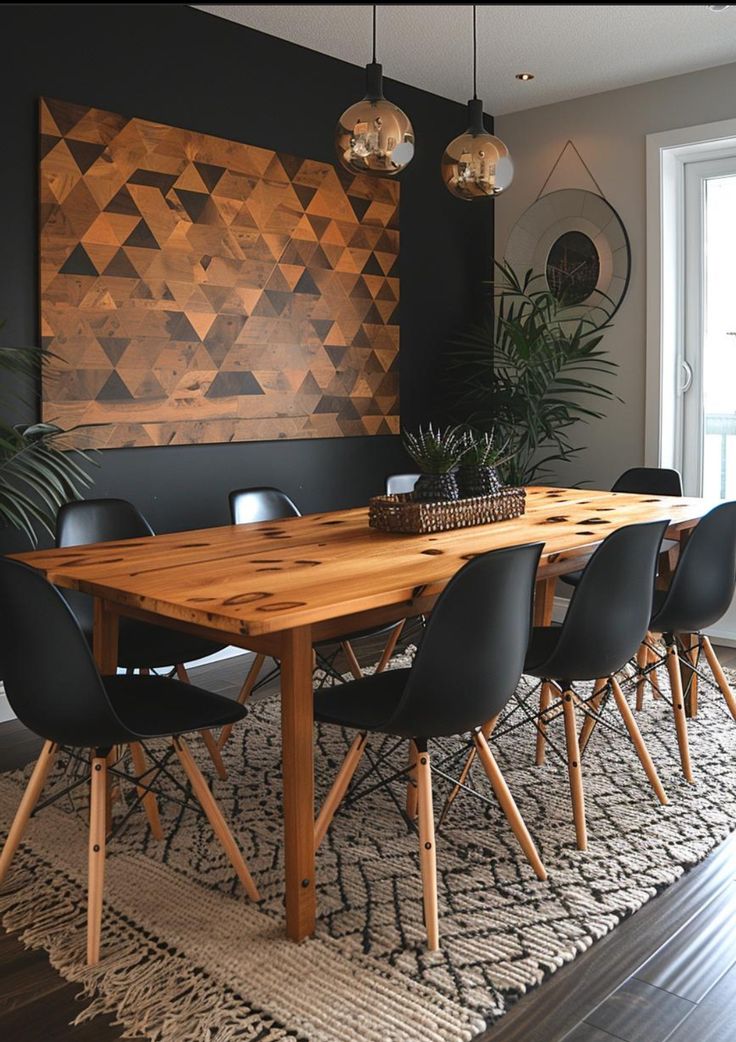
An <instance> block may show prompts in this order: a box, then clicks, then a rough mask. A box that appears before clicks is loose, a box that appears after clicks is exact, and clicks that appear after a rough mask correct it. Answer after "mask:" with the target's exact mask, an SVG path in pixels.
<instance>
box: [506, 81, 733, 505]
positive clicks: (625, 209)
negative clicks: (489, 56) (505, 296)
mask: <svg viewBox="0 0 736 1042" xmlns="http://www.w3.org/2000/svg"><path fill="white" fill-rule="evenodd" d="M734 116H736V64H733V65H723V66H720V67H718V68H716V69H706V70H704V71H702V72H694V73H690V74H688V75H687V76H674V77H671V78H669V79H664V80H657V81H655V82H653V83H645V84H642V85H641V86H637V87H627V88H624V89H622V90H614V91H607V92H606V93H603V94H595V95H592V96H590V97H587V98H579V99H576V100H574V101H566V102H561V103H559V104H556V105H547V106H543V107H541V108H537V109H530V110H528V111H526V112H519V113H514V114H512V115H507V116H498V117H496V133H497V134H499V135H500V136H501V138H502V140H504V141H505V142H506V144H507V145H508V146H509V148H510V150H511V154H512V156H513V157H514V163H515V167H516V175H515V179H514V183H513V185H512V187H511V188H510V189H509V192H508V194H507V195H503V196H501V197H500V198H499V199H498V200H497V202H496V256H498V257H502V256H503V252H504V248H505V245H506V241H507V239H508V235H509V231H510V229H511V227H512V226H513V224H514V223H515V222H516V220H517V218H518V217H519V215H520V214H521V213H523V211H524V210H525V209H526V208H527V207H528V206H529V205H530V204H531V203H532V202H533V201H534V199H535V197H536V195H537V193H538V192H539V190H540V188H541V187H542V184H543V182H544V180H545V178H546V177H547V175H548V174H549V172H550V170H551V168H552V166H553V164H554V162H555V160H556V159H557V157H558V155H559V154H560V151H561V149H562V147H563V145H564V144H565V142H566V141H567V140H568V138H571V139H572V140H573V142H574V143H575V145H576V147H577V148H578V149H579V151H580V153H581V154H582V156H583V158H584V159H585V161H586V163H587V164H588V166H589V167H590V169H591V171H592V173H593V175H594V176H595V178H596V180H597V181H598V183H599V184H600V186H601V188H602V190H603V193H604V195H605V196H606V197H607V198H608V200H609V201H610V203H611V205H612V206H613V207H614V208H615V209H616V210H617V211H618V213H619V214H620V216H621V219H622V220H623V223H624V225H625V227H626V229H627V231H628V234H629V238H630V240H631V254H632V270H631V283H630V285H629V290H628V293H627V296H626V298H625V300H624V302H623V304H622V305H621V308H620V309H619V311H618V313H617V314H616V316H615V318H614V326H615V327H614V328H613V329H612V330H611V331H610V332H609V333H608V334H607V335H606V339H605V341H604V346H605V347H607V349H608V350H609V352H610V356H611V358H612V359H613V360H614V361H616V362H618V363H619V365H620V369H619V372H618V376H617V379H616V392H617V393H618V394H619V395H620V397H621V398H623V399H624V404H619V403H611V404H610V405H608V406H606V411H607V416H606V418H605V419H604V420H600V421H594V422H593V424H591V425H590V426H589V427H583V426H581V427H580V429H579V433H578V435H577V439H578V444H581V445H585V446H586V448H585V450H584V451H583V452H581V453H580V455H579V457H578V458H577V460H575V461H574V462H572V463H571V464H569V465H566V466H562V467H559V468H558V470H557V472H556V474H555V478H556V479H557V481H558V482H559V483H560V484H565V485H568V484H572V483H575V482H578V481H586V480H587V481H590V482H591V484H592V485H593V486H597V487H608V486H609V485H610V484H611V483H612V481H613V480H614V479H615V478H616V476H617V475H618V474H619V473H620V472H621V471H623V470H625V469H626V468H627V467H630V466H637V465H640V464H642V463H643V462H644V397H645V388H644V371H645V350H646V213H645V211H646V194H645V193H646V184H645V178H646V158H645V137H646V135H647V134H652V133H657V132H659V131H663V130H671V129H676V128H680V127H687V126H695V125H697V124H699V123H711V122H715V121H717V120H722V119H732V118H734ZM574 187H584V188H591V189H592V190H593V191H595V188H594V187H593V185H592V184H591V181H590V179H589V177H588V175H587V173H586V172H585V169H584V168H583V167H581V165H580V162H579V161H578V160H577V158H576V157H575V155H574V153H573V152H572V150H571V149H568V150H567V153H566V155H565V159H564V161H563V164H561V165H560V167H558V170H557V172H556V174H555V178H554V182H551V183H550V186H549V188H550V189H554V188H574Z"/></svg>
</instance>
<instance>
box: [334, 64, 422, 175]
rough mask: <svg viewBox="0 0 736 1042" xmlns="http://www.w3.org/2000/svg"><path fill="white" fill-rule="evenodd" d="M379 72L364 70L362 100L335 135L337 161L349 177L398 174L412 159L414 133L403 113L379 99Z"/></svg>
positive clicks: (370, 67) (344, 116) (376, 68)
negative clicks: (355, 175) (354, 175)
mask: <svg viewBox="0 0 736 1042" xmlns="http://www.w3.org/2000/svg"><path fill="white" fill-rule="evenodd" d="M382 80H383V76H382V70H381V66H380V65H379V64H378V63H377V62H371V64H370V65H367V66H366V83H367V88H368V89H367V91H366V96H365V97H364V98H363V100H362V101H358V102H357V103H356V104H355V105H351V106H350V108H349V109H346V110H345V112H343V114H342V116H340V119H339V120H338V124H337V130H336V131H335V149H336V151H337V157H338V159H339V160H340V162H341V163H342V165H343V166H344V167H345V169H346V170H349V171H350V172H351V173H352V174H386V175H389V176H392V175H393V174H398V173H400V172H401V171H402V170H403V169H404V168H405V167H406V166H408V164H409V163H410V162H411V161H412V159H413V158H414V129H413V127H412V125H411V122H410V120H409V117H408V116H407V115H406V113H405V112H402V111H401V109H400V108H399V107H398V106H397V105H394V104H392V102H390V101H386V99H385V98H384V96H383V87H382Z"/></svg>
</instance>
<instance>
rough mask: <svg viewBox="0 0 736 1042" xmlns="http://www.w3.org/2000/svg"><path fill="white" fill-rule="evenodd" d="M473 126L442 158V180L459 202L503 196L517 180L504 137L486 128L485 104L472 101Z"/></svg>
mask: <svg viewBox="0 0 736 1042" xmlns="http://www.w3.org/2000/svg"><path fill="white" fill-rule="evenodd" d="M468 116H469V126H468V129H467V130H466V131H465V133H464V134H461V135H460V136H459V137H456V138H455V139H454V141H451V142H450V144H449V145H448V146H447V148H446V149H445V153H444V155H443V156H442V180H443V181H444V182H445V185H446V186H447V188H448V190H449V191H450V192H452V194H453V195H456V196H457V197H458V199H468V200H472V199H487V198H488V197H489V196H494V195H500V194H501V192H503V191H505V190H506V189H507V188H508V187H509V185H510V184H511V182H512V181H513V179H514V164H513V161H512V159H511V156H510V154H509V150H508V148H506V145H504V143H503V141H501V139H500V138H497V137H495V136H494V135H493V134H489V133H488V131H487V130H486V128H485V127H484V126H483V102H482V101H480V100H479V99H478V98H473V99H472V100H471V101H469V102H468Z"/></svg>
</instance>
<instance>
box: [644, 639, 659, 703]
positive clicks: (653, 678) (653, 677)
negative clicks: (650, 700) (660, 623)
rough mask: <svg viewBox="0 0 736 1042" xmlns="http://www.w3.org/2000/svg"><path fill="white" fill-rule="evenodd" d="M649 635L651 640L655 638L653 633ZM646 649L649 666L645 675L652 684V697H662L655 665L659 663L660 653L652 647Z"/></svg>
mask: <svg viewBox="0 0 736 1042" xmlns="http://www.w3.org/2000/svg"><path fill="white" fill-rule="evenodd" d="M649 637H650V639H651V640H652V641H654V640H655V637H654V636H653V635H651V634H650V635H649ZM648 650H649V667H650V668H649V673H648V674H647V676H648V677H649V683H650V684H651V685H652V694H653V695H654V698H655V699H659V698H661V697H662V689H661V688H660V686H659V673H658V671H657V666H658V665H659V664H660V655H659V654H658V653H657V652H656V651H655V650H654V648H651V647H650V648H649V649H648Z"/></svg>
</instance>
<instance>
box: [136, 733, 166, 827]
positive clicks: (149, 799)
mask: <svg viewBox="0 0 736 1042" xmlns="http://www.w3.org/2000/svg"><path fill="white" fill-rule="evenodd" d="M130 756H131V759H132V760H133V769H134V770H135V773H136V774H137V775H138V777H139V778H140V780H141V781H142V782H143V783H144V784H145V783H146V782H147V781H148V779H149V778H150V777H151V775H152V774H153V773H154V771H153V770H149V768H148V765H147V764H146V757H145V754H144V752H143V746H142V745H141V744H140V742H131V743H130ZM137 792H138V795H139V796H140V797H141V802H142V803H143V809H144V810H145V812H146V817H147V818H148V824H149V826H150V829H151V835H152V836H153V838H154V839H163V838H164V830H163V829H162V828H161V818H160V817H159V813H158V800H157V799H156V794H155V793H153V792H146V790H145V789H143V788H140V787H139V788H137Z"/></svg>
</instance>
